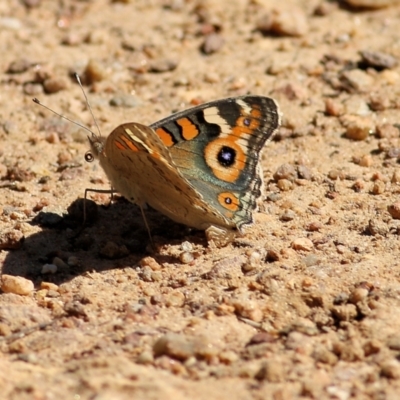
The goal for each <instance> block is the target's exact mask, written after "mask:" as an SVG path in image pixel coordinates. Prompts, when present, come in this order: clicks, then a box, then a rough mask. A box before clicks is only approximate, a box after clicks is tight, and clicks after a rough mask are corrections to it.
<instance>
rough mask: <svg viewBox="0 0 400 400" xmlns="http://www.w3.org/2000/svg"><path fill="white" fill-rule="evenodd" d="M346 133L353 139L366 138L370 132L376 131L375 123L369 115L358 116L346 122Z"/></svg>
mask: <svg viewBox="0 0 400 400" xmlns="http://www.w3.org/2000/svg"><path fill="white" fill-rule="evenodd" d="M346 125H347V126H346V132H345V135H346V137H347V138H349V139H353V140H365V139H366V138H367V137H368V136H369V135H370V134H372V133H373V132H374V128H375V127H374V124H373V122H372V120H371V118H369V117H356V116H353V118H352V119H351V120H350V121H349V122H348V123H347V124H346Z"/></svg>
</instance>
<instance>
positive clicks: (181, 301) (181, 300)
mask: <svg viewBox="0 0 400 400" xmlns="http://www.w3.org/2000/svg"><path fill="white" fill-rule="evenodd" d="M165 304H166V306H167V307H183V306H184V305H185V295H184V294H183V293H182V292H180V291H178V290H174V291H173V292H171V293H168V294H167V295H166V296H165Z"/></svg>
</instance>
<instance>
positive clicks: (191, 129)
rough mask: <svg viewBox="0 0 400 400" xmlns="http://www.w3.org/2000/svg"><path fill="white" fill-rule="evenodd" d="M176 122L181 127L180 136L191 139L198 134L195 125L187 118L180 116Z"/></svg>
mask: <svg viewBox="0 0 400 400" xmlns="http://www.w3.org/2000/svg"><path fill="white" fill-rule="evenodd" d="M176 123H177V124H178V125H179V126H180V127H181V128H182V136H183V138H184V139H185V140H193V139H194V138H196V137H197V136H198V135H199V133H200V132H199V130H198V129H197V126H196V125H195V124H194V123H193V122H192V121H190V119H187V118H181V119H178V120H177V121H176Z"/></svg>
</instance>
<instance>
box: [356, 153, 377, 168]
mask: <svg viewBox="0 0 400 400" xmlns="http://www.w3.org/2000/svg"><path fill="white" fill-rule="evenodd" d="M372 164H373V160H372V156H371V155H370V154H365V155H363V156H362V157H361V158H360V159H359V162H358V165H360V166H361V167H371V166H372Z"/></svg>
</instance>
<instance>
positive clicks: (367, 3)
mask: <svg viewBox="0 0 400 400" xmlns="http://www.w3.org/2000/svg"><path fill="white" fill-rule="evenodd" d="M344 2H345V3H347V4H348V5H349V6H352V7H356V8H371V9H375V8H385V7H389V6H394V5H396V4H399V3H400V1H399V0H344Z"/></svg>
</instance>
